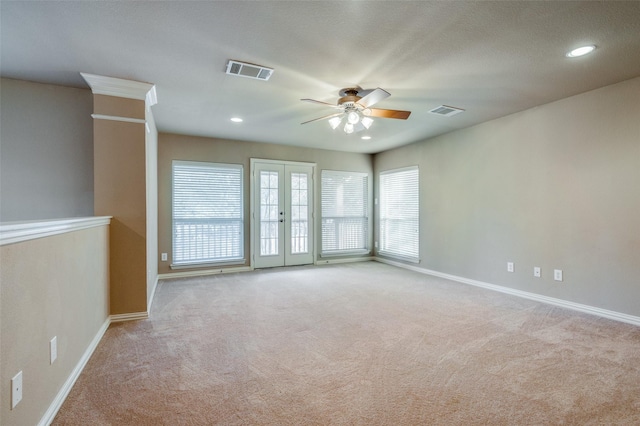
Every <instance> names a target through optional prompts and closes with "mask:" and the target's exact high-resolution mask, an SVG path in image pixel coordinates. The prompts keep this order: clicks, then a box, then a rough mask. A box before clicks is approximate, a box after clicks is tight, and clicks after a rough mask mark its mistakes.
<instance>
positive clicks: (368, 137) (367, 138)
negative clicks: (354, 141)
mask: <svg viewBox="0 0 640 426" xmlns="http://www.w3.org/2000/svg"><path fill="white" fill-rule="evenodd" d="M362 139H364V140H365V141H368V140H369V139H371V136H363V137H362Z"/></svg>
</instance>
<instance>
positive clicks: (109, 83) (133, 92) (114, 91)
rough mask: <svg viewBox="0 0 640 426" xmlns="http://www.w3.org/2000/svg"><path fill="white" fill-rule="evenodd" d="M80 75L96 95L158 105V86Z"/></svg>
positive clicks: (82, 73) (93, 75)
mask: <svg viewBox="0 0 640 426" xmlns="http://www.w3.org/2000/svg"><path fill="white" fill-rule="evenodd" d="M80 75H81V76H82V78H84V80H85V81H86V82H87V84H88V85H89V87H90V88H91V92H93V94H94V95H106V96H116V97H119V98H127V99H138V100H141V101H145V103H146V104H147V105H149V106H152V105H155V104H157V103H158V99H157V96H156V86H155V85H153V84H151V83H143V82H141V81H133V80H125V79H122V78H115V77H105V76H102V75H95V74H87V73H84V72H81V73H80Z"/></svg>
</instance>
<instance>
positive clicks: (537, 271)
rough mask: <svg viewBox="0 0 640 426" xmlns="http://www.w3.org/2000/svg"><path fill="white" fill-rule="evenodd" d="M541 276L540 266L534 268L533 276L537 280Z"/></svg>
mask: <svg viewBox="0 0 640 426" xmlns="http://www.w3.org/2000/svg"><path fill="white" fill-rule="evenodd" d="M540 275H541V271H540V267H539V266H534V267H533V276H534V277H536V278H540Z"/></svg>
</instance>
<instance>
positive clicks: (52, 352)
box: [49, 336, 58, 364]
mask: <svg viewBox="0 0 640 426" xmlns="http://www.w3.org/2000/svg"><path fill="white" fill-rule="evenodd" d="M56 359H58V336H53V339H51V340H50V341H49V361H50V364H53V363H54V362H55V360H56Z"/></svg>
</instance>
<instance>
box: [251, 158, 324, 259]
mask: <svg viewBox="0 0 640 426" xmlns="http://www.w3.org/2000/svg"><path fill="white" fill-rule="evenodd" d="M256 163H263V164H278V165H285V166H287V165H288V166H304V167H310V168H311V177H312V179H311V180H312V183H311V185H309V189H310V191H311V192H310V193H311V198H312V200H311V212H310V215H309V216H310V219H309V221H310V223H309V230H310V238H309V250H310V251H311V257H312V261H311V262H310V263H315V262H316V260H317V259H316V247H315V238H314V236H315V232H316V228H315V227H316V224H315V217H316V215H315V212H316V208H317V204H316V203H317V201H316V200H317V198H318V197H317V196H316V182H315V180H316V179H315V177H316V163H305V162H300V161H287V160H266V159H261V158H251V159H250V172H249V181H250V183H249V221H250V237H249V247H250V252H249V258H250V265H251V269H254V268H255V267H256V266H255V256H256V250H257V249H258V247H256V232H257V229H256V228H257V226H256V223H257V222H258V221H257V218H256V208H258V207H259V206H256V190H257V189H256V185H255V183H256V176H255V168H256ZM285 179H286V176H285Z"/></svg>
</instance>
